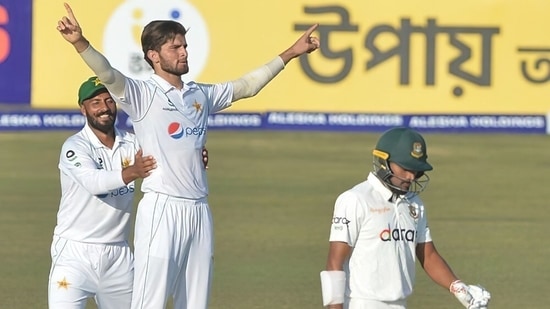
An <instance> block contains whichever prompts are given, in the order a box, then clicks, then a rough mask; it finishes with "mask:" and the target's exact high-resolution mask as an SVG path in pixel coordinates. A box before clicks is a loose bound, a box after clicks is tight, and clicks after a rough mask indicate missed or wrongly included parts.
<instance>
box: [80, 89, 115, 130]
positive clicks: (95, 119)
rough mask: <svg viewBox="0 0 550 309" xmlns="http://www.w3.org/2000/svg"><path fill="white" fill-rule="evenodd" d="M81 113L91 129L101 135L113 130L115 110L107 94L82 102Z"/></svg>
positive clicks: (111, 99) (113, 102)
mask: <svg viewBox="0 0 550 309" xmlns="http://www.w3.org/2000/svg"><path fill="white" fill-rule="evenodd" d="M81 111H82V114H84V115H85V116H86V119H88V124H89V125H90V127H92V129H96V130H99V131H101V132H103V133H108V132H110V131H112V130H113V129H114V125H115V120H116V113H117V109H116V103H115V101H114V100H113V98H112V97H111V95H110V94H109V93H108V92H102V93H100V94H98V95H96V96H95V97H93V98H90V99H88V100H85V101H84V102H82V107H81Z"/></svg>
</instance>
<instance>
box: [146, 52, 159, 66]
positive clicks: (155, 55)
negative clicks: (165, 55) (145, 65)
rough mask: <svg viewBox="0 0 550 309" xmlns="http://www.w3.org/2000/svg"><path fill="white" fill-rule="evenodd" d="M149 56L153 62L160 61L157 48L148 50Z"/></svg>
mask: <svg viewBox="0 0 550 309" xmlns="http://www.w3.org/2000/svg"><path fill="white" fill-rule="evenodd" d="M147 58H149V60H151V62H152V63H158V62H159V53H158V52H157V51H156V50H152V49H150V50H148V51H147Z"/></svg>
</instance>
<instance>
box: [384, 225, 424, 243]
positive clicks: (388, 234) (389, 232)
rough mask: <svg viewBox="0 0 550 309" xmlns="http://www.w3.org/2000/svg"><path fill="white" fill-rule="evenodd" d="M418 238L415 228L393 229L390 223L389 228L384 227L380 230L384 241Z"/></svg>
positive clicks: (412, 240)
mask: <svg viewBox="0 0 550 309" xmlns="http://www.w3.org/2000/svg"><path fill="white" fill-rule="evenodd" d="M415 238H416V231H415V230H406V229H398V228H395V229H392V228H391V227H390V225H389V224H388V228H387V229H383V230H382V232H380V239H381V240H382V241H392V240H394V241H411V242H414V240H415Z"/></svg>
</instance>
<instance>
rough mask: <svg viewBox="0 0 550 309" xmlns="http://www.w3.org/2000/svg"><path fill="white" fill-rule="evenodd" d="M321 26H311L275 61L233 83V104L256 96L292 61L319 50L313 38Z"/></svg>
mask: <svg viewBox="0 0 550 309" xmlns="http://www.w3.org/2000/svg"><path fill="white" fill-rule="evenodd" d="M318 26H319V25H318V24H315V25H313V26H311V27H310V28H309V29H308V30H306V32H304V34H302V36H300V38H298V40H297V41H296V42H294V44H292V46H290V47H289V48H287V49H286V50H285V51H284V52H282V53H280V54H279V55H278V56H277V57H276V58H275V59H273V60H271V61H270V62H268V63H266V64H264V65H262V66H261V67H259V68H257V69H255V70H254V71H252V72H249V73H247V74H245V75H243V76H242V77H241V78H239V79H237V80H234V81H232V84H233V100H232V101H233V102H235V101H237V100H240V99H244V98H249V97H252V96H255V95H256V94H258V92H260V90H261V89H262V88H264V87H265V86H266V85H267V84H268V83H269V82H270V81H271V80H272V79H273V78H274V77H275V76H277V74H279V73H280V72H281V71H282V70H283V69H284V68H285V65H286V64H287V63H289V62H290V60H292V59H294V58H296V57H299V56H301V55H303V54H305V53H311V52H313V51H315V50H316V49H317V48H319V39H318V38H316V37H313V36H311V35H312V33H313V32H314V31H315V30H316V29H317V27H318Z"/></svg>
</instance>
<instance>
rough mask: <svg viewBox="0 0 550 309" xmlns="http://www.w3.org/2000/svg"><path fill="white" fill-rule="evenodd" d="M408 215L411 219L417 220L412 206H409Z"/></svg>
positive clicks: (416, 212)
mask: <svg viewBox="0 0 550 309" xmlns="http://www.w3.org/2000/svg"><path fill="white" fill-rule="evenodd" d="M409 214H410V215H411V217H412V218H413V219H415V220H416V219H418V211H416V207H414V206H413V205H409Z"/></svg>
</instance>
